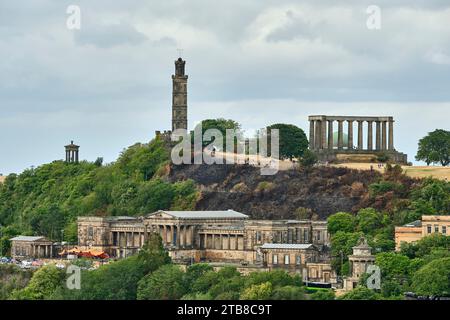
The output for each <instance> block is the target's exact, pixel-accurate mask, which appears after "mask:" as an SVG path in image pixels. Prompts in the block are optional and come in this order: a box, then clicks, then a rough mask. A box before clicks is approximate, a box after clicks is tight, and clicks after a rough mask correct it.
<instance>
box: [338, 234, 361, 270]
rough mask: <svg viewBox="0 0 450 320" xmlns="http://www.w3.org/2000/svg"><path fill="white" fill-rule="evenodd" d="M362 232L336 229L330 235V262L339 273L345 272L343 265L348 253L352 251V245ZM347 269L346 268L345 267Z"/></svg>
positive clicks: (356, 241)
mask: <svg viewBox="0 0 450 320" xmlns="http://www.w3.org/2000/svg"><path fill="white" fill-rule="evenodd" d="M362 235H363V234H362V233H361V232H343V231H338V232H336V233H335V234H334V235H332V236H331V255H332V257H333V259H332V261H331V264H332V266H333V267H334V268H335V270H336V271H337V272H338V273H339V274H346V273H345V272H344V270H343V267H345V266H346V261H347V258H348V256H349V255H351V254H352V253H353V249H352V248H353V247H354V246H356V245H357V244H358V241H359V239H360V238H361V236H362ZM345 269H346V270H347V268H345Z"/></svg>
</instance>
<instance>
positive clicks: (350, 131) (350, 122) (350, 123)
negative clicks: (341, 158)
mask: <svg viewBox="0 0 450 320" xmlns="http://www.w3.org/2000/svg"><path fill="white" fill-rule="evenodd" d="M347 124H348V141H347V142H348V143H347V149H348V150H352V149H353V120H347Z"/></svg>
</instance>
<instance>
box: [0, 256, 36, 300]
mask: <svg viewBox="0 0 450 320" xmlns="http://www.w3.org/2000/svg"><path fill="white" fill-rule="evenodd" d="M31 276H32V272H31V271H29V270H22V269H20V268H19V267H18V266H16V265H13V264H0V301H1V300H7V299H8V298H9V296H10V295H11V293H12V292H13V291H20V290H21V289H24V288H25V287H26V286H27V284H28V283H29V281H30V279H31Z"/></svg>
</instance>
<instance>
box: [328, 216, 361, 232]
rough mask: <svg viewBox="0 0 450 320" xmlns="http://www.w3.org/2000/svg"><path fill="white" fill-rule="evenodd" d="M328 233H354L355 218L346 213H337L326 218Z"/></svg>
mask: <svg viewBox="0 0 450 320" xmlns="http://www.w3.org/2000/svg"><path fill="white" fill-rule="evenodd" d="M327 221H328V232H329V233H330V234H335V233H336V232H338V231H343V232H353V231H355V217H354V216H353V215H352V214H350V213H347V212H338V213H335V214H333V215H331V216H329V217H328V219H327Z"/></svg>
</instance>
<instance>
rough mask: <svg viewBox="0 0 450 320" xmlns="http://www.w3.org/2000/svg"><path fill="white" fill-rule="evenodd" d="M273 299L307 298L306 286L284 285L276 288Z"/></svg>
mask: <svg viewBox="0 0 450 320" xmlns="http://www.w3.org/2000/svg"><path fill="white" fill-rule="evenodd" d="M271 299H273V300H306V295H305V289H304V287H297V286H284V287H278V288H274V289H273V291H272V297H271Z"/></svg>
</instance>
